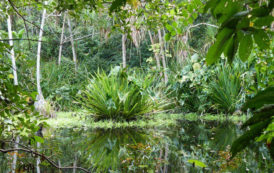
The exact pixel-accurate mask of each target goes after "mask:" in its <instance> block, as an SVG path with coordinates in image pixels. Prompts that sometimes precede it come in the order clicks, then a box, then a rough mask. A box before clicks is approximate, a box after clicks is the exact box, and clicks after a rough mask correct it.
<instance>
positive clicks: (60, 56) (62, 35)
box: [58, 12, 66, 66]
mask: <svg viewBox="0 0 274 173" xmlns="http://www.w3.org/2000/svg"><path fill="white" fill-rule="evenodd" d="M65 23H66V12H65V13H64V20H63V26H62V33H61V39H60V47H59V56H58V65H59V66H60V64H61V58H62V48H63V41H64V30H65Z"/></svg>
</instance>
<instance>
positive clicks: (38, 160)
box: [36, 142, 41, 173]
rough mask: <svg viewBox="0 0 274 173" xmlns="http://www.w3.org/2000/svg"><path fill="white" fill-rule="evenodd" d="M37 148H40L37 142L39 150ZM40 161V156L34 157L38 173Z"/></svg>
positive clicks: (38, 172)
mask: <svg viewBox="0 0 274 173" xmlns="http://www.w3.org/2000/svg"><path fill="white" fill-rule="evenodd" d="M39 148H40V143H39V142H37V150H39ZM40 163H41V160H40V157H39V156H38V157H37V159H36V172H37V173H40Z"/></svg>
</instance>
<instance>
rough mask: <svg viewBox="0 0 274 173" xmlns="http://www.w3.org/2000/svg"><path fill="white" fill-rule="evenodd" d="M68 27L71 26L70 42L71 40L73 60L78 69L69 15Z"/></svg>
mask: <svg viewBox="0 0 274 173" xmlns="http://www.w3.org/2000/svg"><path fill="white" fill-rule="evenodd" d="M68 27H69V33H70V42H71V48H72V55H73V62H74V65H75V71H77V55H76V51H75V47H74V40H73V34H72V28H71V23H70V18H69V16H68Z"/></svg>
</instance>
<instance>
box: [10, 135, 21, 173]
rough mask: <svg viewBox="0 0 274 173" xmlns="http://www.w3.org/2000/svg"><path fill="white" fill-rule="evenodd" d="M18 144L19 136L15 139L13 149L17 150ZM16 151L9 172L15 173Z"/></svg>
mask: <svg viewBox="0 0 274 173" xmlns="http://www.w3.org/2000/svg"><path fill="white" fill-rule="evenodd" d="M19 142H20V138H19V136H17V137H16V140H15V144H14V148H18V143H19ZM17 153H18V152H17V151H14V154H13V160H12V166H11V172H12V173H15V172H16V162H17Z"/></svg>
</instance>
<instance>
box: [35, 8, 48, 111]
mask: <svg viewBox="0 0 274 173" xmlns="http://www.w3.org/2000/svg"><path fill="white" fill-rule="evenodd" d="M45 4H46V3H45ZM46 12H47V11H46V9H44V10H43V14H42V21H41V26H40V32H39V38H38V49H37V62H36V82H37V92H38V96H37V99H36V104H35V107H36V109H37V110H38V111H41V110H43V107H44V103H45V100H44V96H43V93H42V89H41V85H40V78H41V73H40V60H41V46H42V37H43V28H44V24H45V18H46Z"/></svg>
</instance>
